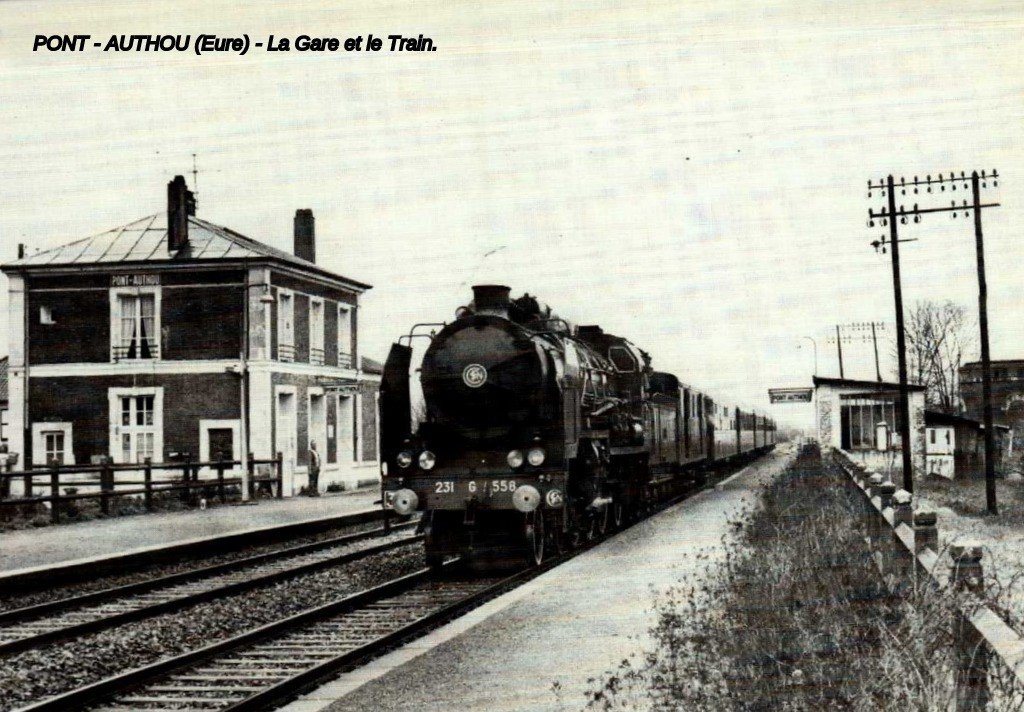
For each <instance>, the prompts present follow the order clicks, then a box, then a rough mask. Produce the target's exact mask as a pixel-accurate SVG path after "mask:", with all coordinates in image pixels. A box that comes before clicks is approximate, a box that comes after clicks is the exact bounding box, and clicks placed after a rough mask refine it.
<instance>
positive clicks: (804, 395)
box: [768, 388, 814, 403]
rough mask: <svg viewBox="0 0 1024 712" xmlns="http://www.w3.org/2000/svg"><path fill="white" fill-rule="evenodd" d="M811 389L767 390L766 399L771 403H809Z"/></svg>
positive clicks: (812, 390)
mask: <svg viewBox="0 0 1024 712" xmlns="http://www.w3.org/2000/svg"><path fill="white" fill-rule="evenodd" d="M813 395H814V389H813V388H769V389H768V398H769V399H770V400H771V402H772V403H810V402H811V398H812V397H813Z"/></svg>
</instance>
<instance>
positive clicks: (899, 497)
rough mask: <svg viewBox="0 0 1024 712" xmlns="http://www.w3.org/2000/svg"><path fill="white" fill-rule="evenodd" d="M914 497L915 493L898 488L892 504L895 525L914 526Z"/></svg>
mask: <svg viewBox="0 0 1024 712" xmlns="http://www.w3.org/2000/svg"><path fill="white" fill-rule="evenodd" d="M913 499H914V497H913V495H911V494H910V492H907V491H906V490H905V489H901V490H896V492H895V494H893V496H892V505H893V525H894V526H897V527H898V526H899V525H900V524H906V525H907V526H908V527H913V526H914V510H913Z"/></svg>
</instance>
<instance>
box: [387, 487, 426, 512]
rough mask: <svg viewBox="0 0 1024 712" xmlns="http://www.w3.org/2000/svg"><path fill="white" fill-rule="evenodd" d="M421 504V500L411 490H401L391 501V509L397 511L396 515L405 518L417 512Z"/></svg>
mask: <svg viewBox="0 0 1024 712" xmlns="http://www.w3.org/2000/svg"><path fill="white" fill-rule="evenodd" d="M419 503H420V498H419V497H417V496H416V493H415V492H413V491H412V490H411V489H400V490H398V491H397V492H395V495H394V497H392V499H391V508H392V509H394V510H395V513H396V514H400V515H401V516H403V517H404V516H405V515H407V514H412V513H413V512H415V511H416V507H417V506H419Z"/></svg>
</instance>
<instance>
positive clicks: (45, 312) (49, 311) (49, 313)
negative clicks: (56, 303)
mask: <svg viewBox="0 0 1024 712" xmlns="http://www.w3.org/2000/svg"><path fill="white" fill-rule="evenodd" d="M39 323H40V324H56V323H57V322H56V321H55V320H54V318H53V307H48V306H45V305H43V306H41V307H39Z"/></svg>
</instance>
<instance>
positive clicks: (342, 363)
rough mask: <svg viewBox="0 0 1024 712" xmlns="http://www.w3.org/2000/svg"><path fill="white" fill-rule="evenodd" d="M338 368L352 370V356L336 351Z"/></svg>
mask: <svg viewBox="0 0 1024 712" xmlns="http://www.w3.org/2000/svg"><path fill="white" fill-rule="evenodd" d="M338 368H352V354H350V353H346V352H344V351H338Z"/></svg>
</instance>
